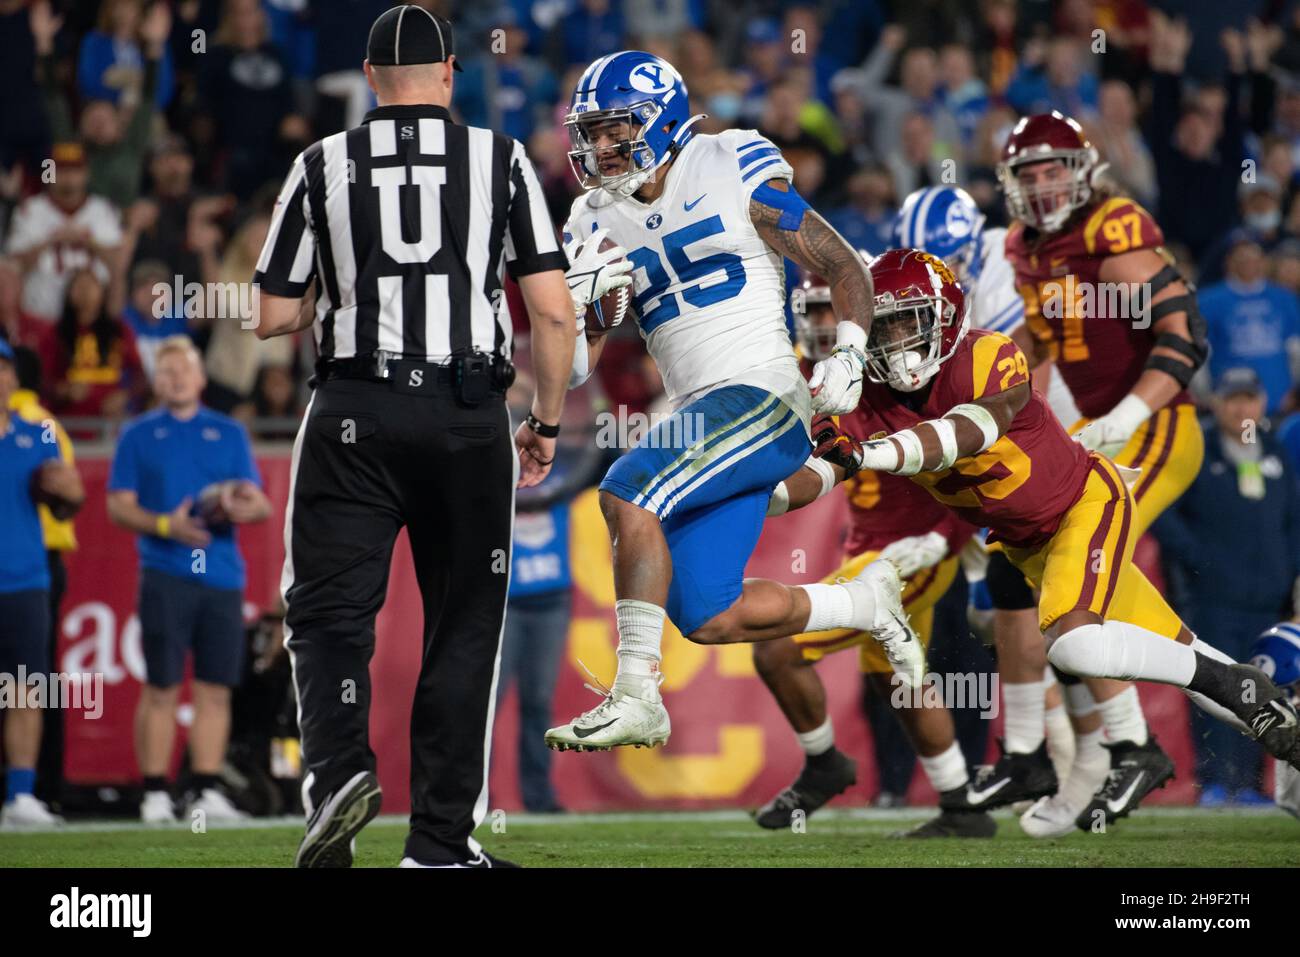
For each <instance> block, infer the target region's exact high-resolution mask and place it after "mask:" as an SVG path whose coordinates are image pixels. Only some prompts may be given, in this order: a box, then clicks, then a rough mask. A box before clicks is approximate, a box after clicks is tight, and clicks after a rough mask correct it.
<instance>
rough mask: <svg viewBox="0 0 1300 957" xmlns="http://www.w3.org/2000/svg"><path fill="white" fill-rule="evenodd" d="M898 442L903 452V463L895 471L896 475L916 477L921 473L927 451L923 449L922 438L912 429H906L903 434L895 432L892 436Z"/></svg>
mask: <svg viewBox="0 0 1300 957" xmlns="http://www.w3.org/2000/svg"><path fill="white" fill-rule="evenodd" d="M890 438H891V439H894V440H895V441H896V442H898V444H899V446H900V447H901V448H902V450H903V461H901V462H899V463H898V468H896V469H894V470H893V472H894V474H895V475H915V474H916V473H917V472H919V471H921V462H922V460H923V459H924V458H925V450H924V449H922V448H921V437H920V436H919V435H917V434H916V433H915V432H913V431H912V430H911V429H904V430H903V431H902V432H895V433H894V434H893V435H891V436H890Z"/></svg>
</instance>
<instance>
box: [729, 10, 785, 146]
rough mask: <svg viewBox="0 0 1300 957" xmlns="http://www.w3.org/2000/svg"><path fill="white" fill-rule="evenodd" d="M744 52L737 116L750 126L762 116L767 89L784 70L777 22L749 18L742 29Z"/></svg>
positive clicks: (783, 41)
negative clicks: (742, 89)
mask: <svg viewBox="0 0 1300 957" xmlns="http://www.w3.org/2000/svg"><path fill="white" fill-rule="evenodd" d="M744 53H745V61H744V65H743V66H742V67H741V74H742V75H743V76H744V78H745V80H746V83H747V86H746V89H745V92H744V100H743V102H742V103H741V106H740V118H741V120H742V121H743V122H744V123H748V124H750V125H754V124H756V123H758V121H759V117H761V116H762V115H763V108H764V105H765V103H766V100H767V93H768V90H769V89H770V88H771V86H772V84H773V83H775V82H776V81H777V80H778V79H780V77H781V75H782V73H783V72H784V71H785V62H786V45H785V36H784V35H783V34H782V33H781V25H780V24H779V23H777V22H776V21H775V20H769V19H757V20H751V21H750V22H749V24H748V26H747V27H746V28H745V45H744Z"/></svg>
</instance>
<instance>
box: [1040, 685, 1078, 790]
mask: <svg viewBox="0 0 1300 957" xmlns="http://www.w3.org/2000/svg"><path fill="white" fill-rule="evenodd" d="M1043 723H1044V724H1045V725H1046V726H1047V753H1048V755H1049V756H1050V757H1051V759H1052V767H1053V768H1055V769H1056V777H1057V779H1058V780H1061V781H1064V780H1065V777H1066V775H1068V774H1069V773H1070V765H1071V764H1073V763H1074V726H1073V725H1071V724H1070V716H1069V715H1068V714H1066V713H1065V705H1063V704H1058V705H1057V706H1056V707H1055V708H1048V709H1047V710H1046V711H1045V712H1044V713H1043Z"/></svg>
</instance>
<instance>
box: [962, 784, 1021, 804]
mask: <svg viewBox="0 0 1300 957" xmlns="http://www.w3.org/2000/svg"><path fill="white" fill-rule="evenodd" d="M1010 783H1011V779H1010V778H1003V779H1002V780H1001V781H999V782H998V783H997V784H995V785H993V787H991V788H985V789H984V790H983V791H973V790H971V789H970V788H969V787H967V788H966V799H967V800H968V801H970V803H971V804H983V803H984V802H985V801H986V800H988V799H989V798H991V797H992V796H993V795H995V794H997V793H998V792H999V791H1001V790H1002V789H1003V788H1004V787H1006V786H1007V785H1008V784H1010Z"/></svg>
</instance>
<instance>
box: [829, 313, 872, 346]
mask: <svg viewBox="0 0 1300 957" xmlns="http://www.w3.org/2000/svg"><path fill="white" fill-rule="evenodd" d="M835 344H836V345H837V346H844V347H845V348H847V349H857V350H858V351H859V352H864V353H865V352H866V351H867V330H866V329H863V328H862V327H861V326H860V325H858V324H857V323H856V322H849V321H848V320H847V319H846V320H843V321H841V322H840V323H839V324H838V325H837V326H836V327H835Z"/></svg>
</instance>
